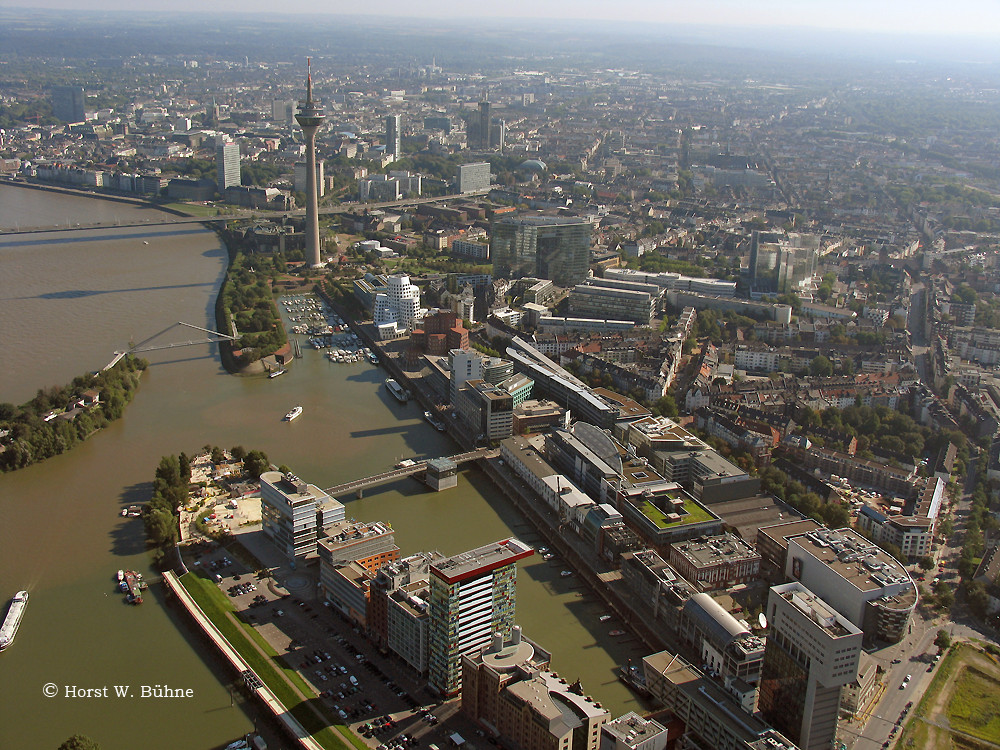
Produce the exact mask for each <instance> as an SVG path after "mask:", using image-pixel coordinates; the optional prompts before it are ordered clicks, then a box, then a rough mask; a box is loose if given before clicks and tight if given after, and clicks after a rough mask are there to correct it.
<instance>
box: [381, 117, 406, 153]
mask: <svg viewBox="0 0 1000 750" xmlns="http://www.w3.org/2000/svg"><path fill="white" fill-rule="evenodd" d="M399 126H400V119H399V115H386V118H385V153H386V155H387V156H395V157H396V158H399V157H400V156H402V155H403V148H402V146H401V145H400V139H401V136H400V133H399Z"/></svg>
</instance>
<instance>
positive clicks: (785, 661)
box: [758, 581, 864, 750]
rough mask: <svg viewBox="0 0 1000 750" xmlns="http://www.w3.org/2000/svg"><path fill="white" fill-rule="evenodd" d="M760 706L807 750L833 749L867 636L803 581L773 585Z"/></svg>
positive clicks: (768, 601) (767, 716) (785, 733)
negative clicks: (844, 695)
mask: <svg viewBox="0 0 1000 750" xmlns="http://www.w3.org/2000/svg"><path fill="white" fill-rule="evenodd" d="M767 619H768V624H769V628H770V630H769V632H768V636H767V645H766V646H765V648H764V664H763V666H762V668H761V678H760V696H759V700H758V706H759V708H760V712H761V714H762V715H763V717H764V719H765V720H766V721H767V722H769V723H770V724H771V725H772V726H774V727H775V728H777V729H778V730H779V731H780V732H782V734H784V735H786V736H787V737H789V738H790V739H791V740H792V741H793V742H795V744H796V745H798V746H799V747H800V748H802V750H828V749H829V748H831V747H834V746H835V744H834V741H835V739H836V736H837V717H838V715H839V710H840V691H841V688H843V686H844V685H847V684H849V683H851V682H853V681H854V680H855V679H856V678H857V676H858V662H859V659H860V654H861V643H862V640H863V639H864V634H863V633H862V632H861V630H860V629H858V628H857V627H856V626H855V625H854V624H853V623H851V621H850V620H848V619H847V618H846V617H844V616H843V615H842V614H840V613H839V612H837V611H836V610H834V609H833V607H832V606H830V605H829V604H827V603H826V602H825V601H823V600H822V599H820V598H819V597H818V596H816V594H814V593H813V592H812V591H810V590H809V589H807V588H806V587H805V586H803V585H802V584H801V583H799V582H798V581H793V582H792V583H786V584H783V585H781V586H772V587H771V591H770V594H769V595H768V598H767Z"/></svg>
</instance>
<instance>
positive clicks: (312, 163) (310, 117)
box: [295, 61, 326, 268]
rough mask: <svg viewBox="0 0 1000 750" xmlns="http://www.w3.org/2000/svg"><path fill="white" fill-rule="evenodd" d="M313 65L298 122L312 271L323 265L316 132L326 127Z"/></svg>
mask: <svg viewBox="0 0 1000 750" xmlns="http://www.w3.org/2000/svg"><path fill="white" fill-rule="evenodd" d="M310 63H311V61H307V62H306V65H307V66H308V67H307V69H308V70H309V72H308V73H307V74H306V100H305V101H304V102H302V103H301V104H300V105H299V111H298V112H297V113H296V114H295V120H296V121H297V122H298V123H299V127H301V128H302V134H303V135H305V137H306V262H307V263H309V265H311V266H312V267H313V268H318V267H320V266H322V265H323V263H322V262H321V261H320V257H319V196H318V191H317V187H316V131H317V130H319V129H320V128H321V127H322V126H323V121H324V120H326V114H325V113H324V112H323V108H322V107H320V106H319V105H317V104H316V103H315V102H314V101H313V97H312V70H311V65H310Z"/></svg>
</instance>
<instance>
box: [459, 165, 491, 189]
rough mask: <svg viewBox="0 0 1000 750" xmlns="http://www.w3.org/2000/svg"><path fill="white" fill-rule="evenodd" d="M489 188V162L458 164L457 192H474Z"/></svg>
mask: <svg viewBox="0 0 1000 750" xmlns="http://www.w3.org/2000/svg"><path fill="white" fill-rule="evenodd" d="M489 189H490V163H489V162H488V161H480V162H476V163H474V164H460V165H459V167H458V192H460V193H476V192H479V191H481V190H489Z"/></svg>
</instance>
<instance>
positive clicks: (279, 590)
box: [193, 550, 476, 750]
mask: <svg viewBox="0 0 1000 750" xmlns="http://www.w3.org/2000/svg"><path fill="white" fill-rule="evenodd" d="M193 564H194V567H195V568H201V569H203V570H204V572H205V573H206V574H208V576H209V577H210V578H211V579H212V580H213V581H215V583H216V585H218V586H219V589H220V590H221V591H222V592H223V593H225V594H226V595H227V597H228V598H229V600H230V602H232V604H233V606H234V607H235V609H236V611H237V613H238V615H239V617H240V618H241V619H243V620H244V621H245V622H248V623H250V624H251V625H253V626H254V628H255V629H256V630H257V632H259V633H260V634H261V635H262V636H263V637H264V639H265V640H266V641H267V642H268V643H270V644H271V646H273V647H274V649H275V650H276V651H277V652H278V654H280V655H281V656H280V660H282V661H284V663H285V665H286V666H288V667H290V668H292V669H294V670H296V671H297V672H298V673H299V674H300V675H301V676H302V677H303V679H304V680H305V681H306V682H308V683H309V684H310V685H311V686H313V688H314V689H315V691H316V693H317V694H318V695H319V696H320V699H321V700H322V701H323V703H324V704H325V705H326V706H327V708H328V713H329V714H330V716H331V718H332V717H334V716H336V717H339V720H340V721H343V722H344V723H345V724H348V725H349V726H350V727H351V729H352V730H353V731H354V732H355V733H356V734H357V735H358V736H359V737H361V738H362V739H363V740H364V741H365V743H366V744H368V745H369V746H370V747H372V748H380V750H403V749H404V748H409V747H418V746H424V747H426V746H427V745H428V744H437V745H438V746H439V747H445V746H447V745H448V744H449V743H448V737H450V735H451V734H452V733H453V732H458V733H460V734H462V735H463V736H464V737H469V736H470V734H474V733H475V732H476V728H475V727H473V726H472V725H471V724H470V723H469V722H467V720H465V719H464V717H462V716H461V715H460V713H459V711H458V709H459V703H458V701H450V702H447V703H441V702H439V701H437V700H435V699H434V697H433V696H431V695H430V693H429V692H428V691H427V689H426V687H425V681H424V680H421V679H419V677H418V676H417V675H416V673H415V672H414V671H413V670H412V668H410V667H409V666H408V665H406V664H405V663H403V662H402V661H401V660H399V659H398V658H397V657H396V656H395V655H393V654H382V653H380V652H379V651H378V649H376V648H375V647H374V646H373V645H372V644H371V643H369V642H368V640H367V639H366V638H365V637H364V634H363V633H362V632H361V631H360V630H359V629H358V628H356V627H354V626H353V625H352V624H351V623H349V622H347V620H346V619H345V618H343V617H342V616H341V615H340V613H339V612H337V611H335V610H334V609H332V608H331V607H329V606H326V603H325V602H322V601H320V600H319V599H318V597H317V596H316V594H315V591H316V586H315V583H314V582H312V581H310V585H304V586H300V587H298V588H296V589H295V594H294V595H290V594H289V593H288V591H286V590H285V589H284V588H283V587H281V586H279V585H278V583H279V581H277V580H275V579H271V578H267V577H264V578H258V577H257V576H256V575H254V574H253V573H252V572H251V571H250V570H248V569H247V568H246V566H244V565H242V564H241V563H239V562H238V561H234V560H233V559H232V558H231V557H230V556H228V555H227V554H226V552H225V550H215V551H213V552H211V553H209V554H205V555H203V556H201V557H200V558H198V560H197V563H193ZM298 576H299V577H305V576H307V574H306V573H303V572H301V571H299V572H298Z"/></svg>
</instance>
